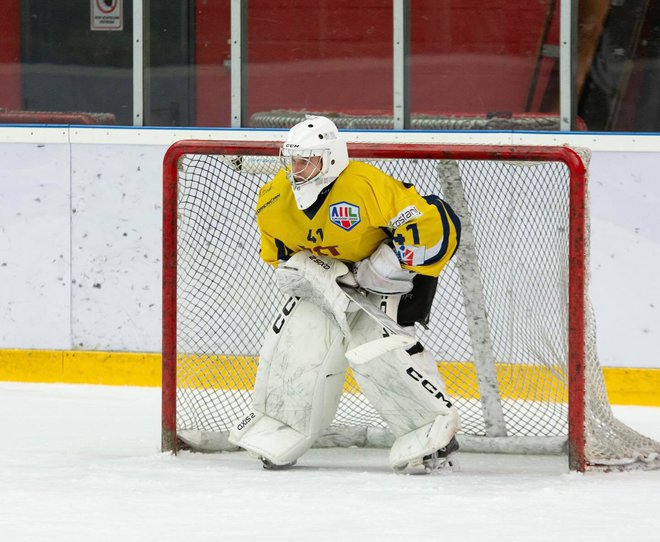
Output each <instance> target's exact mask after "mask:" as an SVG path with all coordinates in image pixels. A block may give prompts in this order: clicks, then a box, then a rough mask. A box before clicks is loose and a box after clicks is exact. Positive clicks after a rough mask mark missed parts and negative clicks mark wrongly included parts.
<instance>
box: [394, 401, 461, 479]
mask: <svg viewBox="0 0 660 542" xmlns="http://www.w3.org/2000/svg"><path fill="white" fill-rule="evenodd" d="M458 429H459V420H458V412H457V411H456V409H455V408H451V409H450V410H449V412H447V413H446V414H440V415H438V416H437V417H436V419H435V420H434V421H433V422H432V423H429V424H427V425H425V426H423V427H419V428H418V429H415V430H414V431H410V432H409V433H406V434H405V435H403V436H400V437H399V438H398V439H396V440H395V441H394V444H393V446H392V449H391V450H390V465H391V467H392V468H393V469H395V470H401V469H404V468H405V467H406V466H407V465H408V464H409V463H413V462H415V460H418V459H421V458H422V457H424V456H425V455H429V454H431V453H433V452H435V451H436V450H439V449H440V448H444V447H445V446H446V445H447V444H449V441H450V440H451V439H452V437H453V436H454V435H455V434H456V432H457V431H458Z"/></svg>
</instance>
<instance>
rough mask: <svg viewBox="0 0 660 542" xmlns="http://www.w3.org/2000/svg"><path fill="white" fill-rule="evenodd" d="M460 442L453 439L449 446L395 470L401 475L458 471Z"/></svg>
mask: <svg viewBox="0 0 660 542" xmlns="http://www.w3.org/2000/svg"><path fill="white" fill-rule="evenodd" d="M457 451H458V441H457V440H456V437H452V439H451V440H450V441H449V443H448V444H447V446H445V447H444V448H440V449H439V450H436V451H435V452H433V453H432V454H429V455H425V456H424V457H421V458H419V459H417V460H415V461H411V462H410V463H408V465H406V466H405V467H403V468H401V469H394V470H395V472H397V473H399V474H437V473H440V472H448V471H456V470H458V461H457V454H456V452H457Z"/></svg>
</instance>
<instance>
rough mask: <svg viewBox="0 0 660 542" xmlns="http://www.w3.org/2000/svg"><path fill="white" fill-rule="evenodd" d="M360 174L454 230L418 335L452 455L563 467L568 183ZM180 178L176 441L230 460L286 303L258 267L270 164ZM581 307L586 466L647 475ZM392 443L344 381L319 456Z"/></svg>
mask: <svg viewBox="0 0 660 542" xmlns="http://www.w3.org/2000/svg"><path fill="white" fill-rule="evenodd" d="M367 161H368V162H370V163H372V164H373V165H374V166H376V167H378V168H380V169H382V170H383V171H385V172H386V173H388V174H389V175H391V176H393V177H395V178H397V179H399V180H401V181H403V182H406V183H412V184H414V185H415V186H416V188H417V190H418V192H419V193H420V194H422V195H427V194H436V195H439V196H440V197H441V198H443V199H445V200H446V201H448V202H449V203H450V204H451V205H452V206H453V207H454V209H455V211H456V212H457V214H458V215H459V216H460V217H461V220H462V223H463V239H462V245H461V248H460V249H459V252H458V255H457V256H456V257H455V258H454V259H452V261H450V262H449V264H448V265H447V267H446V268H445V269H444V270H443V272H442V273H441V275H440V279H439V282H438V289H437V293H436V296H435V301H434V303H433V310H432V313H431V319H430V322H429V324H428V329H424V328H422V327H419V328H418V334H419V338H420V341H421V342H422V344H424V346H425V347H426V348H427V349H428V350H430V351H431V352H433V353H434V354H435V357H436V360H437V365H438V370H439V371H440V373H441V374H442V375H443V377H444V380H445V383H446V386H447V391H448V393H449V395H450V396H451V397H452V399H453V401H454V403H455V404H456V405H457V407H458V410H459V412H460V415H461V432H460V433H459V440H461V444H462V446H463V448H464V449H466V448H470V447H471V446H474V447H476V448H477V449H478V448H479V445H478V443H479V442H484V443H490V444H486V445H484V449H489V447H490V449H491V450H494V451H517V452H526V451H534V450H536V449H537V448H538V446H540V450H541V451H544V450H545V451H547V450H550V451H551V452H553V451H554V452H561V451H562V450H563V451H565V447H566V438H567V432H568V366H567V359H568V351H567V350H568V339H567V336H568V335H567V329H568V279H569V254H568V246H569V203H570V194H569V184H570V172H569V170H568V167H567V166H566V165H565V164H564V163H562V162H560V161H544V162H528V161H520V162H518V161H501V160H494V159H488V160H486V159H484V160H458V161H453V160H452V161H449V160H442V161H440V160H431V159H428V160H427V159H422V160H419V159H417V160H411V159H404V158H396V159H381V160H367ZM178 169H179V172H178V188H177V190H178V196H177V200H178V202H177V210H176V216H177V235H176V238H177V242H176V245H177V249H176V258H177V268H176V273H177V282H176V290H177V291H176V297H177V302H176V321H177V324H176V343H177V344H176V358H177V359H176V382H177V384H176V386H177V387H176V426H177V429H176V432H177V435H178V438H179V439H180V440H181V441H183V442H185V443H186V444H187V445H188V446H191V447H193V448H198V449H202V450H210V449H231V445H229V443H228V442H227V440H226V435H227V432H228V431H229V429H230V428H231V427H232V425H233V424H234V423H235V422H236V421H237V420H239V419H240V418H241V416H242V415H243V414H244V413H245V412H246V411H247V410H248V409H249V407H250V403H251V400H250V390H251V389H252V386H253V383H254V379H255V375H256V371H257V367H258V356H259V349H260V346H261V341H262V339H263V337H264V334H265V331H266V330H267V329H268V328H269V327H270V325H271V324H272V321H273V318H274V316H275V314H276V312H277V311H279V309H280V308H281V306H282V305H283V303H284V302H285V298H284V297H283V296H282V295H281V294H280V293H279V291H278V290H277V287H276V286H275V284H274V280H273V271H272V269H271V268H270V267H269V266H267V265H266V264H264V263H263V262H262V261H261V260H260V258H259V232H258V229H257V226H256V221H255V209H254V208H255V203H256V197H257V191H258V189H259V187H260V186H261V185H263V184H264V183H265V182H267V181H268V180H269V179H270V178H271V177H272V175H273V174H274V173H275V172H276V171H277V162H276V160H275V158H274V157H270V156H236V155H235V156H223V155H213V154H193V155H184V156H183V157H181V159H180V160H179V167H178ZM587 238H588V235H587ZM587 260H588V258H587ZM586 306H587V307H588V309H587V315H586V324H585V337H586V339H585V347H586V356H585V377H586V384H585V388H586V392H585V397H584V402H585V412H586V414H585V418H586V421H585V438H586V450H585V454H586V457H587V460H588V462H589V463H590V464H592V465H597V466H598V465H600V466H610V467H611V466H617V465H619V466H620V465H631V464H634V465H641V467H642V468H646V467H657V461H658V453H659V452H660V444H658V443H656V442H654V441H652V440H651V439H648V438H646V437H644V436H642V435H640V434H638V433H637V432H635V431H634V430H632V429H630V428H629V427H627V426H625V425H624V424H622V423H620V422H619V421H617V420H616V419H615V418H614V417H613V415H612V413H611V409H610V405H609V402H608V399H607V393H606V390H605V385H604V380H603V375H602V370H601V368H600V366H599V364H598V360H597V356H596V346H595V325H594V319H593V317H592V315H591V311H590V308H589V307H590V305H589V303H588V302H587V303H586ZM494 428H495V429H494ZM392 441H393V437H392V435H391V434H390V432H389V431H388V429H387V426H386V425H385V423H384V422H383V420H382V419H381V418H380V416H379V415H378V414H377V412H376V411H375V410H374V409H373V408H372V407H371V406H370V404H369V402H368V400H367V399H366V398H365V397H363V396H362V395H361V393H360V390H359V387H358V386H357V384H356V382H355V380H354V379H353V377H352V374H351V371H350V369H349V371H348V372H347V375H346V381H345V385H344V393H343V396H342V399H341V401H340V404H339V408H338V411H337V414H336V417H335V420H334V422H333V424H332V425H331V427H329V428H328V431H327V432H326V434H325V435H324V436H323V437H321V439H319V442H318V445H382V446H387V445H391V443H392ZM539 442H540V443H544V444H541V445H538V446H537V444H538V443H539ZM511 443H513V444H512V447H511V445H510V444H511ZM510 448H511V449H510Z"/></svg>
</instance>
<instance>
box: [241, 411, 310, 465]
mask: <svg viewBox="0 0 660 542" xmlns="http://www.w3.org/2000/svg"><path fill="white" fill-rule="evenodd" d="M229 440H230V442H232V443H233V444H236V445H237V446H240V447H241V448H244V449H245V450H247V451H248V452H250V453H251V454H252V455H255V456H257V457H259V458H260V459H262V460H264V459H265V460H267V461H269V462H270V463H271V464H272V465H275V466H284V465H291V464H293V463H295V461H296V460H297V459H298V458H299V457H300V456H301V455H302V454H304V453H305V452H306V451H307V450H308V449H309V445H308V444H309V442H308V441H309V439H308V437H307V436H305V435H303V434H302V433H299V432H298V431H296V430H295V429H293V428H292V427H289V426H288V425H286V424H284V423H282V422H280V421H278V420H276V419H274V418H271V417H270V416H266V415H264V414H261V413H258V412H250V413H248V414H247V415H246V416H245V418H244V419H243V420H242V421H241V422H239V423H238V424H237V425H236V426H235V427H234V428H233V429H232V430H231V432H230V434H229Z"/></svg>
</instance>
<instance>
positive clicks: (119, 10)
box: [90, 0, 124, 30]
mask: <svg viewBox="0 0 660 542" xmlns="http://www.w3.org/2000/svg"><path fill="white" fill-rule="evenodd" d="M123 3H124V0H90V5H91V9H90V25H91V29H92V30H123V28H124V9H123Z"/></svg>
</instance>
